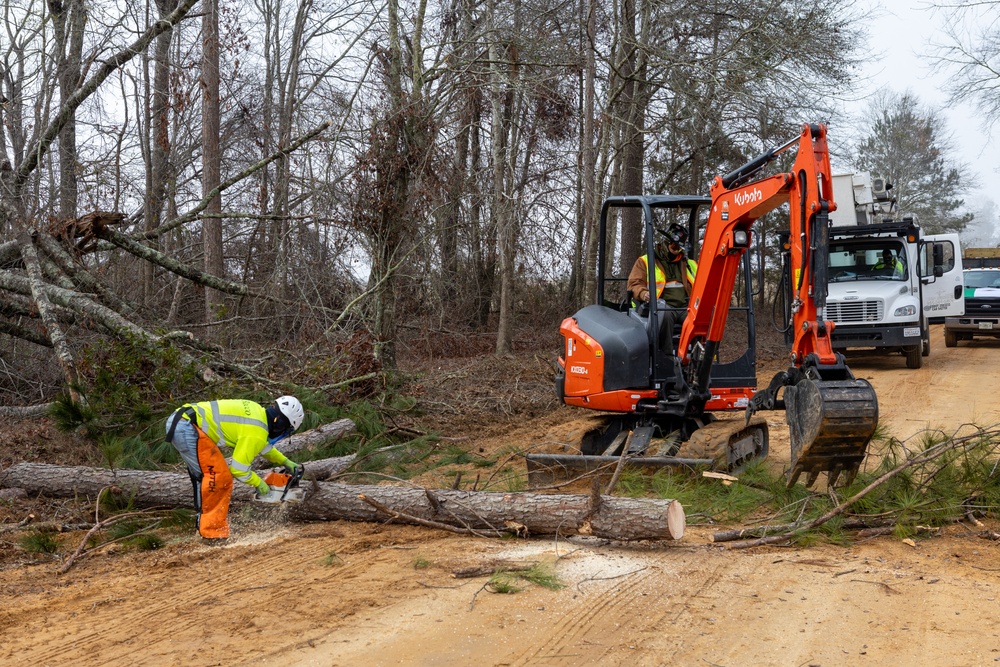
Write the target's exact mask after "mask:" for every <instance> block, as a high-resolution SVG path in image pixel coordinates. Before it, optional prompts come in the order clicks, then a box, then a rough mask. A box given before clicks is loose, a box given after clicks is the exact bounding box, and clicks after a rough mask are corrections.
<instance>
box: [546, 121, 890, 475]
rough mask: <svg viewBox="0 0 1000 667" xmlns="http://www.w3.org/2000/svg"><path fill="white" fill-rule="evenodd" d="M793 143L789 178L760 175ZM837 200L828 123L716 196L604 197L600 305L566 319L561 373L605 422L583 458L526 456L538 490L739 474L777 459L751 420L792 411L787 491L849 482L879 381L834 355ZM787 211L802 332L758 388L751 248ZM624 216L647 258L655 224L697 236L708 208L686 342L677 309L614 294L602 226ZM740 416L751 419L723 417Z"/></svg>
mask: <svg viewBox="0 0 1000 667" xmlns="http://www.w3.org/2000/svg"><path fill="white" fill-rule="evenodd" d="M792 148H796V149H797V151H796V153H795V159H794V162H793V164H792V168H791V171H788V172H783V173H777V174H774V175H771V176H764V175H762V172H763V170H764V168H765V167H766V166H767V165H769V164H770V163H771V162H773V161H774V160H775V159H776V158H778V157H779V156H782V155H783V154H785V153H786V152H787V151H789V150H791V149H792ZM832 193H833V187H832V179H831V173H830V159H829V152H828V148H827V142H826V127H825V126H824V125H817V124H806V125H804V126H803V128H802V132H801V134H800V135H799V136H798V137H796V138H795V139H793V140H791V141H788V142H786V143H785V144H783V145H781V146H778V147H776V148H773V149H771V150H768V151H765V152H764V153H762V154H761V155H759V156H757V157H756V158H754V159H753V160H751V161H750V162H748V163H747V164H745V165H743V166H742V167H740V168H739V169H736V170H735V171H733V172H731V173H729V174H726V175H725V176H718V177H716V178H715V181H714V183H713V185H712V188H711V192H710V197H708V198H706V197H691V196H670V195H656V196H626V197H612V198H609V199H608V200H606V201H605V202H604V206H603V207H602V211H601V232H600V234H601V235H600V237H599V238H600V245H599V250H598V260H599V261H598V267H599V268H598V273H599V275H598V299H597V303H595V304H592V305H589V306H586V307H584V308H583V309H581V310H580V311H578V312H577V313H575V314H574V315H573V316H572V317H569V318H567V319H566V320H564V321H563V323H562V326H561V327H560V333H561V334H562V336H563V343H564V345H563V352H562V355H561V356H560V358H559V369H558V371H557V374H556V391H557V393H558V395H559V396H560V398H561V399H562V400H563V402H565V403H566V404H568V405H575V406H580V407H584V408H589V409H592V410H599V411H602V412H603V413H605V415H604V417H603V419H602V420H599V421H600V423H599V424H598V426H597V427H595V428H594V429H592V430H591V431H589V432H588V433H587V434H585V435H584V437H583V440H582V444H581V445H580V449H581V451H580V453H579V454H544V453H533V454H529V455H528V456H527V465H528V473H529V481H530V482H531V484H532V485H534V486H538V485H540V484H543V483H545V482H548V481H550V480H552V479H555V478H566V477H573V476H575V475H577V474H584V473H587V472H592V471H600V470H601V469H608V468H610V467H612V466H615V465H622V464H625V465H629V466H641V467H654V468H655V467H660V466H675V465H708V466H710V467H712V468H714V469H716V470H722V471H730V472H732V471H736V470H738V469H739V468H740V467H741V466H742V465H743V464H745V463H746V462H747V461H748V460H750V459H753V458H760V457H764V456H766V455H767V450H768V432H767V423H766V421H765V420H763V419H761V418H760V417H759V416H755V413H756V412H757V411H760V410H774V409H779V410H781V409H783V410H784V411H785V419H786V421H787V423H788V425H789V439H790V443H791V468H790V471H789V475H788V484H789V486H792V485H794V484H795V483H796V481H797V480H798V478H799V476H800V475H801V474H803V473H805V474H806V475H807V485H808V486H811V485H813V484H814V483H815V482H816V480H817V478H818V476H819V474H820V473H822V472H827V473H828V483H829V484H830V485H831V486H832V485H834V484H835V483H836V481H837V479H838V477H839V476H840V474H841V473H844V475H845V478H846V480H847V481H848V483H849V482H850V481H851V480H853V478H854V476H855V475H856V474H857V471H858V469H859V467H860V465H861V463H862V462H863V460H864V457H865V452H866V449H867V446H868V442H869V440H870V439H871V437H872V434H873V433H874V431H875V427H876V425H877V423H878V400H877V398H876V396H875V391H874V390H873V389H872V386H871V385H870V384H869V383H868V382H867V381H866V380H864V379H857V378H855V377H854V375H853V374H852V373H851V371H850V369H849V368H848V367H847V365H846V363H845V362H844V357H843V355H841V354H839V353H835V352H834V351H833V348H832V346H831V343H830V334H831V332H832V330H833V323H832V322H830V321H827V320H825V319H824V311H825V307H826V294H827V263H826V257H827V244H828V228H829V213H830V211H833V210H835V209H836V204H835V203H834V201H833V199H832ZM783 204H788V208H789V218H790V220H789V226H790V228H789V232H790V233H789V236H788V247H786V249H785V250H786V253H785V257H786V258H787V260H786V261H787V262H788V266H787V267H786V275H787V276H788V277H789V280H787V281H786V287H785V289H786V297H787V299H788V303H789V309H788V310H789V312H790V321H789V322H788V326H789V327H790V331H791V332H793V337H792V343H791V353H790V362H791V365H790V367H789V368H788V369H787V370H785V371H782V372H780V373H778V374H777V375H775V377H774V378H773V380H772V381H771V382H770V384H769V386H768V387H767V388H765V389H763V390H761V391H757V390H756V375H755V370H754V369H755V365H756V361H755V357H754V319H753V310H752V303H753V299H752V287H751V284H752V283H753V280H752V275H751V271H752V270H751V268H750V262H749V261H748V259H749V255H748V254H747V250H748V249H749V248H750V247H751V245H752V242H753V241H754V233H753V224H754V222H755V221H756V220H757V219H758V218H760V217H761V216H763V215H764V214H766V213H768V212H770V211H773V210H774V209H776V208H778V207H780V206H782V205H783ZM618 207H624V208H630V207H631V208H640V209H641V210H642V214H643V219H644V223H645V229H646V239H645V242H646V245H645V247H646V253H647V257H653V256H654V235H655V233H656V231H657V230H659V231H661V232H662V231H663V230H662V229H660V228H659V227H657V225H658V224H660V221H661V220H662V219H664V218H665V217H669V216H673V218H674V219H678V218H680V219H683V220H684V221H685V223H686V225H687V227H688V229H689V230H690V231H691V234H690V238H692V239H696V238H697V231H698V229H697V228H698V221H699V212H700V211H703V210H705V209H707V219H706V220H705V222H704V229H703V238H702V243H701V251H700V254H699V256H698V266H697V272H696V275H695V277H694V281H693V285H692V286H691V293H690V296H689V300H688V306H687V311H686V315H684V314H683V312H682V316H683V324H682V325H681V326H680V331H679V334H678V335H667V336H662V335H661V329H660V328H661V327H662V326H663V325H664V321H667V322H669V321H670V320H671V319H675V318H671V317H667V316H666V315H667V307H666V306H665V304H664V303H663V302H662V301H660V300H658V299H652V298H651V299H649V303H648V304H644V303H637V302H635V301H633V297H634V295H632V294H631V293H626V294H625V296H624V298H622V299H621V300H620V301H619V302H617V303H615V302H609V301H607V300H606V299H605V297H606V296H607V295H606V293H605V283H606V282H608V281H607V280H605V276H604V275H603V273H604V266H605V263H606V262H605V257H604V255H605V252H606V248H605V231H606V230H605V226H606V224H607V222H606V221H607V216H608V212H609V211H610V210H612V209H614V208H618ZM675 224H676V223H675ZM647 264H648V265H649V268H648V287H649V293H650V294H657V293H658V291H657V289H658V286H657V283H656V275H655V271H654V265H655V263H654V262H647ZM619 280H620V279H619ZM737 283H740V285H741V286H742V289H743V290H744V291H745V293H744V294H743V298H742V299H739V298H736V297H737V296H738V295H739V291H738V290H737ZM620 287H621V286H620V285H619V288H620ZM734 290H737V291H734ZM619 291H620V289H619ZM741 302H742V304H743V305H742V306H738V307H736V308H735V309H737V310H738V309H739V308H742V309H743V310H744V311H745V315H746V316H745V317H744V318H743V322H744V324H745V330H746V333H747V336H748V350H747V352H746V353H745V354H744V355H743V356H741V357H740V358H738V359H735V360H734V361H730V362H727V363H722V362H721V361H720V343H721V341H722V340H723V335H724V333H725V331H726V322H727V319H729V316H730V312H731V310H733V309H734V305H733V304H739V303H741ZM676 319H678V320H679V319H680V318H676ZM673 333H674V332H670V334H673ZM664 340H666V341H668V344H667V345H664ZM736 411H739V412H742V413H743V414H740V415H738V416H737V417H736V418H726V417H725V413H726V412H729V413H730V414H732V413H733V412H736ZM720 413H721V414H722V416H720Z"/></svg>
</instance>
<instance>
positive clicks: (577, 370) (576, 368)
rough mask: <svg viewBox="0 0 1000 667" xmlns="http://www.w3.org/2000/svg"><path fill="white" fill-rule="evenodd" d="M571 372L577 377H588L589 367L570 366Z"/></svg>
mask: <svg viewBox="0 0 1000 667" xmlns="http://www.w3.org/2000/svg"><path fill="white" fill-rule="evenodd" d="M569 372H570V373H576V374H577V375H586V374H587V367H586V366H570V367H569Z"/></svg>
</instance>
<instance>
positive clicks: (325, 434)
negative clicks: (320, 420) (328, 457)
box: [275, 419, 354, 458]
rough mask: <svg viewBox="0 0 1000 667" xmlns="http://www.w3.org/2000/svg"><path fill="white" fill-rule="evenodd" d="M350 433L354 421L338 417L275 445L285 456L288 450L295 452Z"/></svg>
mask: <svg viewBox="0 0 1000 667" xmlns="http://www.w3.org/2000/svg"><path fill="white" fill-rule="evenodd" d="M351 433H354V422H353V421H351V420H350V419H338V420H337V421H335V422H330V423H329V424H321V425H319V426H317V427H316V428H314V429H311V430H309V431H303V432H302V433H296V434H295V435H292V436H289V437H288V439H286V440H282V441H281V442H279V443H278V444H277V445H275V446H276V447H277V448H278V451H280V452H281V453H282V454H285V455H286V456H287V455H288V453H289V452H297V451H299V450H300V449H305V448H307V447H315V446H316V445H322V444H324V443H326V442H329V441H330V440H336V439H337V438H342V437H344V436H345V435H350V434H351ZM293 458H294V457H293Z"/></svg>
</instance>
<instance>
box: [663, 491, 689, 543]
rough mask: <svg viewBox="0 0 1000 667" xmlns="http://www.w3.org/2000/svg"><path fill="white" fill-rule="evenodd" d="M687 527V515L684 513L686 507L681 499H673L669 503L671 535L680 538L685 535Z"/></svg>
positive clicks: (669, 530) (668, 517)
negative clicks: (682, 504)
mask: <svg viewBox="0 0 1000 667" xmlns="http://www.w3.org/2000/svg"><path fill="white" fill-rule="evenodd" d="M686 527H687V516H685V514H684V507H682V506H681V503H680V501H678V500H673V501H671V502H670V504H669V505H667V531H668V532H669V533H670V537H671V538H672V539H675V540H679V539H681V538H682V537H684V529H685V528H686Z"/></svg>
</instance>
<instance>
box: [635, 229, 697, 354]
mask: <svg viewBox="0 0 1000 667" xmlns="http://www.w3.org/2000/svg"><path fill="white" fill-rule="evenodd" d="M661 233H662V234H663V238H662V239H661V240H660V241H659V242H658V243H657V244H656V247H655V253H656V297H657V298H658V299H660V300H661V301H662V302H663V303H664V305H665V306H666V309H665V310H664V311H663V326H662V327H661V328H660V336H659V344H660V349H661V350H664V351H672V350H673V346H672V345H671V344H670V342H671V338H672V335H673V331H674V328H675V326H676V325H677V324H680V323H681V322H683V321H684V317H685V316H686V315H687V311H686V310H685V309H686V308H687V305H688V297H689V296H690V295H691V287H692V285H694V277H695V275H696V274H697V272H698V262H696V261H694V260H693V259H690V258H688V257H687V254H686V253H685V250H684V244H685V243H686V242H687V238H688V233H687V230H686V229H685V228H684V226H683V225H680V224H678V223H676V222H675V223H672V224H671V225H670V226H669V227H667V229H666V230H665V231H662V232H661ZM648 262H649V258H648V257H647V256H646V255H641V256H640V257H639V258H638V259H636V260H635V264H633V265H632V271H631V272H630V273H629V276H628V287H627V289H628V290H629V291H630V292H631V293H632V295H633V298H632V306H633V307H637V306H638V303H636V302H637V301H638V302H642V303H649V268H648V267H649V264H648Z"/></svg>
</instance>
